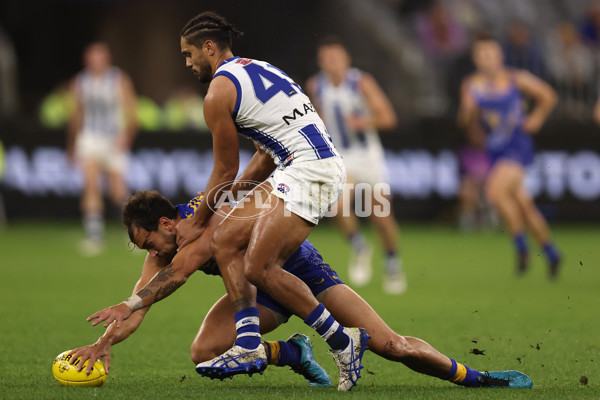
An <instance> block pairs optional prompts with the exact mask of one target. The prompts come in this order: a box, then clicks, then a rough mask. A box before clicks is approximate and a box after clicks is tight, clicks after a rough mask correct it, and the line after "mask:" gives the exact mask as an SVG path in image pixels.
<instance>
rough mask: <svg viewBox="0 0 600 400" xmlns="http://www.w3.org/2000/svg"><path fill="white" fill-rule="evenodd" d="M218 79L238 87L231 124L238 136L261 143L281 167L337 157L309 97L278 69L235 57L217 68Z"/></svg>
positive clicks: (260, 62) (259, 62)
mask: <svg viewBox="0 0 600 400" xmlns="http://www.w3.org/2000/svg"><path fill="white" fill-rule="evenodd" d="M217 76H225V77H227V78H229V79H230V80H231V81H232V82H233V83H234V85H235V87H236V90H237V99H236V102H235V108H234V110H233V120H234V121H235V124H236V125H237V128H238V132H239V133H240V134H241V135H242V136H245V137H247V138H249V139H252V140H253V141H254V142H256V143H258V145H259V146H260V147H261V148H262V149H264V150H265V151H267V152H268V153H269V154H271V156H272V157H273V159H274V160H275V163H276V164H277V165H279V166H280V167H282V168H283V167H286V166H288V165H290V164H291V163H292V162H302V161H312V160H319V159H324V158H329V157H334V156H337V155H338V153H337V151H336V150H335V147H334V146H333V142H332V141H331V138H330V137H329V134H328V133H327V129H326V128H325V124H324V123H323V121H322V120H321V118H320V117H319V115H318V114H317V112H316V110H315V109H314V107H313V105H312V104H311V102H310V100H309V98H308V97H307V96H306V95H305V94H304V92H302V89H300V86H298V84H296V83H295V82H294V81H293V80H292V79H291V78H290V77H288V76H287V75H286V74H285V73H284V72H283V71H281V70H280V69H278V68H276V67H274V66H272V65H270V64H268V63H266V62H264V61H257V60H252V59H248V58H240V57H233V58H230V59H228V60H225V61H224V62H223V63H222V64H221V65H220V66H219V68H217V72H216V73H215V75H214V77H215V78H216V77H217Z"/></svg>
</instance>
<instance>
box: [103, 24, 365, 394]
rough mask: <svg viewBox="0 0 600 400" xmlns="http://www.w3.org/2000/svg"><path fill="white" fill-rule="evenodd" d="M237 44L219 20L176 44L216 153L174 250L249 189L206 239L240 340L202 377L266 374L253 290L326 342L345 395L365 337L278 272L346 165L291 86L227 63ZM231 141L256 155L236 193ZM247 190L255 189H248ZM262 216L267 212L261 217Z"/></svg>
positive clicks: (269, 70) (247, 64) (250, 64)
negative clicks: (228, 198)
mask: <svg viewBox="0 0 600 400" xmlns="http://www.w3.org/2000/svg"><path fill="white" fill-rule="evenodd" d="M240 34H241V32H239V31H238V30H237V29H236V28H235V27H233V26H232V25H231V24H230V23H228V22H227V21H226V20H225V19H224V18H223V17H221V16H220V15H217V14H215V13H213V12H203V13H201V14H199V15H197V16H196V17H194V18H192V19H191V20H190V21H189V22H188V23H186V24H185V26H184V27H183V29H182V31H181V35H180V47H181V53H182V55H183V56H184V58H185V62H186V66H187V67H188V68H189V69H190V70H191V71H193V73H194V74H196V75H197V76H198V77H199V78H200V80H201V81H210V86H209V88H208V92H207V94H206V98H205V101H204V117H205V120H206V123H207V125H208V127H209V128H210V130H211V132H212V139H213V153H214V167H213V171H212V173H211V176H210V178H209V180H208V183H207V186H206V189H205V190H206V198H205V201H203V202H202V203H201V204H200V206H199V207H198V210H197V211H196V213H195V215H194V217H193V218H190V219H186V220H184V221H182V222H181V223H180V224H181V226H180V227H179V228H178V230H177V232H178V245H179V247H180V249H182V248H184V247H185V245H187V244H189V243H191V242H193V241H194V240H195V239H197V238H198V237H200V236H201V234H202V232H203V230H204V228H205V226H206V224H207V223H208V220H209V219H210V216H211V215H212V214H213V213H214V210H215V205H216V204H217V202H218V201H219V198H220V197H221V195H222V194H223V191H225V190H229V191H230V192H231V194H232V195H233V196H236V195H237V194H238V193H239V192H240V191H241V190H245V189H250V193H249V194H248V195H247V196H246V197H245V198H244V201H245V205H244V207H236V208H234V209H233V210H232V212H231V214H230V215H229V216H228V218H226V219H225V220H223V222H222V223H221V224H220V225H219V227H218V228H217V229H216V231H215V233H214V235H212V239H211V240H212V244H211V246H212V248H213V255H214V257H215V259H216V260H217V263H218V264H219V266H220V270H221V274H222V277H223V280H224V282H225V286H226V288H227V292H228V293H229V299H230V301H231V302H232V304H233V308H234V310H235V311H236V313H235V316H234V318H235V321H236V324H237V325H236V326H237V332H238V336H237V339H236V341H235V344H234V346H233V347H232V348H231V349H230V350H228V351H227V352H225V353H224V354H223V355H222V356H219V357H216V358H215V359H214V360H209V361H207V362H205V363H203V364H202V365H200V367H199V368H200V371H201V372H202V373H203V374H204V375H206V376H209V377H210V376H222V375H223V374H224V373H227V374H239V373H254V372H259V371H260V370H262V369H263V368H264V367H265V366H266V359H267V357H266V354H265V352H264V350H263V347H262V346H261V345H260V343H261V336H260V330H259V325H258V309H257V307H256V288H258V289H260V290H262V291H263V292H265V293H268V294H269V295H270V296H272V297H273V298H275V299H276V300H277V301H278V302H279V303H281V304H283V305H284V306H285V307H286V308H287V309H289V310H291V311H293V312H294V313H295V314H296V315H299V316H300V317H301V318H303V319H304V321H305V322H306V324H308V325H309V326H311V327H312V328H313V329H315V330H316V331H317V332H318V333H319V334H320V335H321V336H322V337H323V338H324V339H325V340H326V342H327V344H328V345H329V346H330V347H331V349H332V350H333V353H332V355H333V357H334V360H335V362H336V363H337V365H338V368H339V374H340V380H339V384H338V388H339V390H342V391H346V390H350V389H351V388H352V386H354V385H355V383H356V381H357V379H358V378H359V375H358V371H359V366H360V360H361V358H362V354H363V352H364V351H365V349H366V341H367V339H368V337H367V334H366V332H365V330H364V329H363V328H362V327H352V328H351V327H344V326H342V325H340V324H339V323H338V322H337V321H336V320H335V319H334V318H333V317H332V316H331V313H330V312H328V311H327V310H326V308H325V306H324V305H323V304H322V303H321V302H320V301H319V300H318V299H317V298H315V296H314V295H313V294H312V292H311V291H310V289H309V288H308V287H307V285H306V284H305V283H304V282H302V280H300V279H299V278H298V277H296V276H294V275H293V274H290V273H288V272H287V271H285V270H284V269H283V268H282V266H283V265H284V263H285V262H286V260H288V259H289V258H290V256H291V255H292V253H293V252H295V251H296V250H297V249H298V247H299V246H300V245H301V244H302V243H303V242H304V240H305V239H306V238H307V237H308V234H309V233H310V231H311V230H312V229H313V227H314V226H315V225H316V224H317V223H318V222H319V220H320V219H321V218H322V217H323V215H324V214H325V212H326V211H327V210H328V209H329V208H330V207H331V205H332V204H334V203H335V202H336V201H337V199H338V198H339V196H340V194H341V192H342V190H343V187H344V184H345V181H346V173H345V168H344V164H343V161H342V158H341V157H340V156H339V154H338V153H337V151H336V149H335V146H334V145H333V143H332V142H331V138H330V137H329V135H328V134H327V130H326V128H325V125H324V124H323V121H322V120H321V119H320V117H319V115H318V114H317V113H316V111H315V110H314V107H313V106H312V104H311V103H310V100H309V98H308V97H307V96H306V95H305V94H304V93H303V92H302V90H301V89H300V87H299V86H298V85H297V84H296V83H295V82H294V81H293V80H291V79H290V78H289V77H288V76H287V75H286V74H285V73H284V72H283V71H281V70H280V69H278V68H276V67H274V66H272V65H270V64H268V63H266V62H264V61H258V60H253V59H249V58H240V57H235V56H234V55H233V53H232V50H231V46H232V38H233V37H237V36H239V35H240ZM238 134H240V135H242V136H244V137H246V138H249V139H251V140H252V141H254V143H255V144H256V146H257V148H258V149H257V152H256V153H255V155H254V156H253V158H252V159H251V161H250V163H249V165H248V166H247V168H246V169H245V170H244V172H243V173H242V174H241V176H240V177H239V179H238V180H237V181H236V182H235V183H234V182H233V181H234V179H236V176H237V174H238V170H239V137H238ZM271 174H273V175H272V176H270V175H271ZM267 178H268V180H267ZM249 181H252V182H258V186H256V184H255V185H254V187H253V185H252V184H251V185H247V183H248V182H249ZM265 206H266V207H270V208H269V212H262V211H264V210H265ZM157 279H158V277H157ZM161 279H162V277H161ZM154 283H156V282H154ZM151 284H153V283H152V282H151ZM153 295H154V293H153V292H152V291H142V292H141V293H137V294H135V295H133V296H132V297H131V299H130V300H129V302H128V303H127V304H128V305H129V306H130V308H128V309H127V310H124V309H123V310H122V311H124V312H127V311H130V310H131V309H133V310H136V309H138V308H141V307H144V306H146V305H148V304H149V302H150V301H151V297H152V296H153ZM113 311H118V310H112V311H110V312H108V313H107V314H105V313H101V314H100V315H99V316H100V317H101V318H107V319H109V320H110V321H112V320H113V319H117V320H120V319H122V316H123V314H122V313H121V314H119V313H117V312H113ZM240 360H243V361H242V362H240Z"/></svg>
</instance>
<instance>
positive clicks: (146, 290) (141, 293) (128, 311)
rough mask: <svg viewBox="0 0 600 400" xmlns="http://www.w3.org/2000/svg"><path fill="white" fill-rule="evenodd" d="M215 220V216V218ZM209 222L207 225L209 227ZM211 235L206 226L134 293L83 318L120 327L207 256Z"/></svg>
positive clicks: (174, 286)
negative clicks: (200, 233)
mask: <svg viewBox="0 0 600 400" xmlns="http://www.w3.org/2000/svg"><path fill="white" fill-rule="evenodd" d="M216 221H217V219H215V222H216ZM212 225H213V224H211V226H210V227H211V228H213V226H212ZM211 236H212V229H207V230H206V231H205V232H204V234H203V235H202V236H200V237H199V238H198V239H196V240H195V241H194V242H192V243H191V244H190V245H189V246H187V247H185V248H183V249H181V250H180V251H179V252H178V253H177V255H176V256H175V257H174V258H173V260H172V261H171V263H170V264H168V265H167V266H165V267H163V268H161V269H160V270H159V271H158V272H157V273H156V275H154V277H153V278H152V279H151V280H150V281H149V282H148V283H147V284H146V285H145V286H144V287H143V288H141V289H140V290H138V291H137V293H135V294H134V295H133V296H131V297H130V298H129V299H127V300H125V301H123V302H121V303H119V304H117V305H114V306H112V307H109V308H106V309H104V310H101V311H98V312H97V313H94V314H92V315H91V316H89V317H88V318H87V321H93V322H92V325H94V326H95V325H98V324H99V323H100V322H102V321H106V322H105V323H104V326H105V327H108V326H109V325H111V324H112V323H113V322H115V324H116V327H117V328H120V327H121V323H122V322H123V321H124V320H126V319H128V318H129V317H130V316H131V315H132V313H134V312H136V311H137V310H140V309H143V308H144V307H148V306H150V305H151V304H153V303H156V302H157V301H160V300H162V299H164V298H165V297H167V296H169V295H170V294H171V293H173V292H174V291H175V290H177V289H178V288H179V287H180V286H181V285H183V284H184V283H185V282H186V281H187V279H188V277H189V276H190V275H192V274H193V273H194V272H196V271H197V270H198V268H199V267H200V266H201V265H203V264H204V263H206V262H207V261H208V260H209V259H210V249H209V247H208V244H209V242H210V238H211Z"/></svg>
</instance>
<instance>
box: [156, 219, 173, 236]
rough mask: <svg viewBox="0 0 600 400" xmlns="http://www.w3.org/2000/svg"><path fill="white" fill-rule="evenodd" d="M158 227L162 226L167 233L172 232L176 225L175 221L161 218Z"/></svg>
mask: <svg viewBox="0 0 600 400" xmlns="http://www.w3.org/2000/svg"><path fill="white" fill-rule="evenodd" d="M158 225H159V226H162V227H163V228H164V229H165V230H167V232H172V231H173V229H174V228H175V224H173V221H172V220H171V219H170V218H167V217H160V219H159V220H158Z"/></svg>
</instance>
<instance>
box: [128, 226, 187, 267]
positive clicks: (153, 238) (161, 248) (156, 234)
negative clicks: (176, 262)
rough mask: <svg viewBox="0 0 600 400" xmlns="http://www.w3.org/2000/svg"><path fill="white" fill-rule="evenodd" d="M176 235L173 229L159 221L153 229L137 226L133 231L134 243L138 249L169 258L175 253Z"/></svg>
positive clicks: (162, 257)
mask: <svg viewBox="0 0 600 400" xmlns="http://www.w3.org/2000/svg"><path fill="white" fill-rule="evenodd" d="M176 239H177V235H176V233H175V231H174V230H172V229H169V228H168V227H165V225H164V224H162V223H159V225H158V229H157V230H155V231H147V230H146V229H144V228H137V232H136V233H135V245H136V246H137V247H139V248H140V249H143V250H147V251H148V253H150V255H152V256H155V257H158V258H161V259H166V260H170V259H171V258H173V257H174V256H175V254H176V253H177V243H176Z"/></svg>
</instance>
